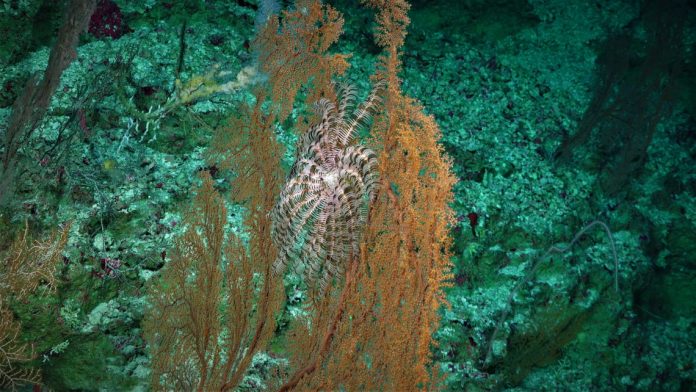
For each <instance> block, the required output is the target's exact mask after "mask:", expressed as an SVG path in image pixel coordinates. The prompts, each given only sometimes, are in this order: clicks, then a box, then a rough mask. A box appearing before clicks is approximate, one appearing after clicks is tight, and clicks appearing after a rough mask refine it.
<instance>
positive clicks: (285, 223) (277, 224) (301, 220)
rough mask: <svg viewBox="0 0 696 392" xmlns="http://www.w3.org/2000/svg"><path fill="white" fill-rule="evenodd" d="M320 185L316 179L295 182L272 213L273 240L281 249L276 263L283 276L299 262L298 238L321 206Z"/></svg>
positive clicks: (274, 264)
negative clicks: (294, 262) (297, 260)
mask: <svg viewBox="0 0 696 392" xmlns="http://www.w3.org/2000/svg"><path fill="white" fill-rule="evenodd" d="M318 182H319V181H318V179H317V178H316V177H312V176H306V175H305V176H298V177H295V178H292V179H291V180H290V181H289V182H288V184H286V186H285V188H284V189H283V191H282V192H281V195H280V200H279V201H278V203H277V204H276V206H275V208H274V209H273V211H272V212H271V219H272V222H273V226H272V236H273V241H274V243H275V245H276V246H277V247H278V257H277V259H276V260H275V262H274V263H273V269H274V271H275V272H276V273H282V272H283V271H284V270H285V268H286V267H287V266H288V265H289V264H291V263H292V262H293V261H294V260H295V259H297V258H298V257H297V256H298V254H297V252H296V250H295V249H296V244H297V242H298V238H300V236H301V235H302V232H303V230H304V228H306V227H307V224H308V223H309V222H310V221H311V220H312V217H313V216H315V215H316V211H317V209H318V208H319V207H320V205H321V202H322V200H321V193H320V192H317V189H319V187H320V186H321V184H318Z"/></svg>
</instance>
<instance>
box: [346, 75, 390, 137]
mask: <svg viewBox="0 0 696 392" xmlns="http://www.w3.org/2000/svg"><path fill="white" fill-rule="evenodd" d="M386 85H387V83H386V81H383V80H381V81H379V82H377V83H375V85H374V86H373V87H372V91H371V92H370V95H368V96H367V99H366V100H365V101H364V102H363V103H361V104H360V105H359V106H358V107H357V108H356V109H355V111H354V112H353V113H352V114H351V115H350V116H348V114H347V113H345V112H344V111H343V110H347V107H343V104H341V108H342V109H341V110H342V111H341V116H340V121H339V126H338V129H337V132H338V137H339V142H340V143H341V145H343V146H345V145H348V144H349V143H350V142H351V141H352V140H353V137H355V131H356V130H357V129H358V128H360V127H361V126H362V125H363V124H365V123H366V122H367V121H369V119H370V115H371V113H372V111H373V110H374V109H375V107H376V106H377V105H378V104H380V103H381V102H382V98H381V97H380V95H379V94H380V93H381V92H382V90H384V88H385V86H386ZM347 97H350V95H348V96H347ZM344 99H345V98H344Z"/></svg>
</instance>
